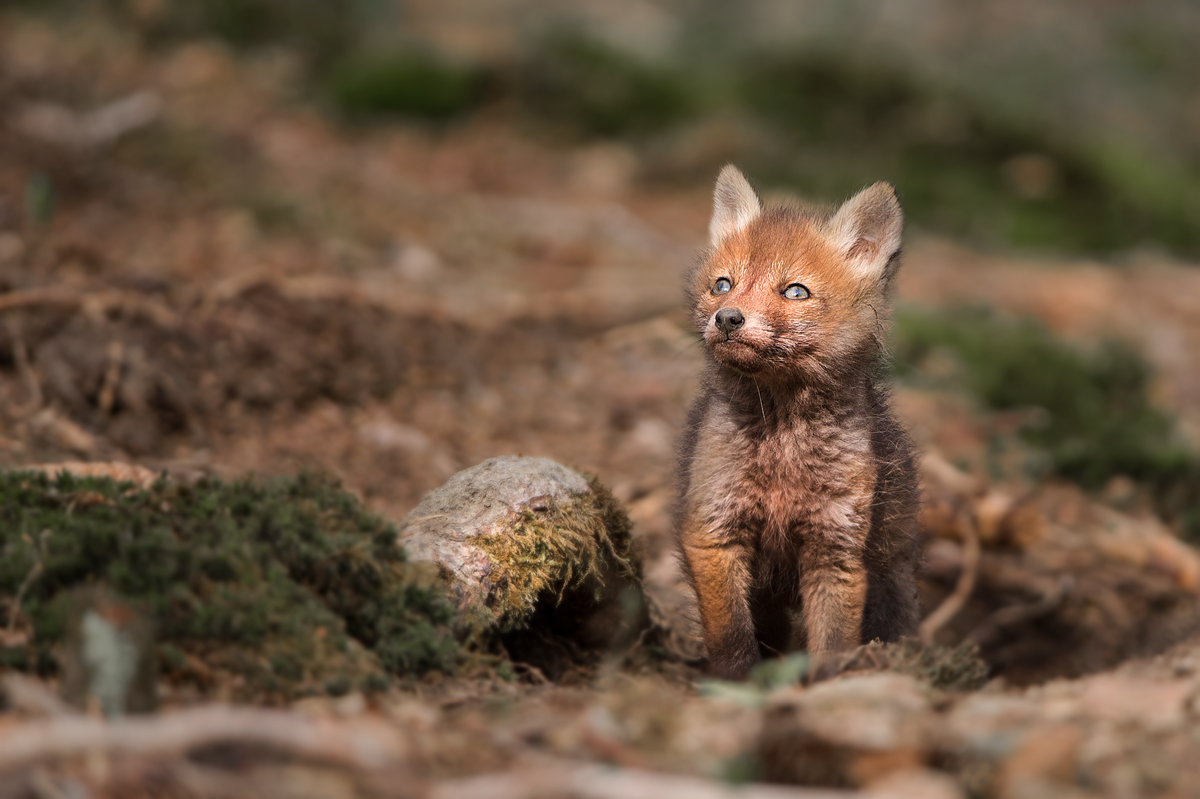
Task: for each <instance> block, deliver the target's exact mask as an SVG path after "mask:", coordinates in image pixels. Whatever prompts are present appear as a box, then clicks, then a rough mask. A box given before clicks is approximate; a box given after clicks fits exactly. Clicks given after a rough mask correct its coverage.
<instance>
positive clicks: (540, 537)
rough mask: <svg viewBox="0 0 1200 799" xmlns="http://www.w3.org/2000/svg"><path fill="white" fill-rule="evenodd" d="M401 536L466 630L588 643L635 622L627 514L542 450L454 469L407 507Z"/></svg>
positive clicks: (637, 611) (638, 600) (633, 627)
mask: <svg viewBox="0 0 1200 799" xmlns="http://www.w3.org/2000/svg"><path fill="white" fill-rule="evenodd" d="M400 540H401V542H402V544H403V545H404V547H405V548H406V549H407V551H408V552H409V553H410V555H411V557H412V558H413V559H414V560H426V561H430V562H433V563H436V564H437V565H438V567H439V569H440V571H441V573H442V575H443V576H444V577H445V579H446V581H447V583H448V584H449V586H450V590H451V593H452V594H453V596H454V598H455V601H456V604H457V606H458V611H459V614H460V616H461V618H462V619H463V621H464V623H466V624H467V625H469V626H471V627H472V628H474V629H477V630H481V631H484V632H491V633H498V634H501V635H508V636H511V635H513V634H520V633H522V632H534V633H541V634H544V635H546V636H549V637H554V638H557V639H560V640H561V641H569V642H570V643H571V645H572V646H573V647H576V648H579V649H583V650H590V651H597V650H605V649H611V648H613V647H617V646H620V645H621V643H622V642H623V641H627V640H630V636H631V635H632V634H633V633H635V632H636V631H637V630H638V629H640V628H641V627H642V626H643V625H644V624H645V623H646V616H645V610H644V608H645V603H644V601H643V595H642V588H641V558H640V555H639V553H638V550H637V547H636V546H635V542H634V539H633V536H632V535H631V533H630V523H629V518H628V516H627V515H626V514H625V511H624V510H623V509H622V508H621V507H620V505H619V504H618V503H617V501H616V500H615V499H613V497H612V494H610V493H609V492H608V490H607V489H606V488H604V486H602V485H601V484H600V483H599V481H597V480H596V479H595V478H588V477H585V476H584V475H582V474H580V473H578V472H576V471H573V470H571V469H568V468H567V467H565V466H563V465H561V464H559V463H556V462H554V461H552V460H549V459H547V458H521V457H511V456H510V457H502V458H493V459H491V460H488V461H484V462H483V463H481V464H479V465H478V466H474V467H472V468H470V469H467V470H465V471H461V472H459V473H458V474H456V475H454V476H453V477H451V478H450V479H449V480H448V481H447V482H446V483H445V485H443V486H441V487H440V488H437V489H435V490H433V491H431V492H429V493H428V494H426V495H425V497H424V498H423V499H422V500H421V503H420V504H419V505H418V506H417V507H416V508H414V509H413V511H412V512H411V513H409V514H408V516H407V517H406V518H405V519H404V521H403V522H402V524H401V535H400ZM518 637H519V636H518ZM509 640H510V641H511V640H512V639H511V638H510V639H509ZM506 646H507V644H506ZM508 648H509V651H510V653H511V654H513V656H514V657H518V654H517V653H516V652H513V651H512V647H511V646H508ZM522 654H524V653H522Z"/></svg>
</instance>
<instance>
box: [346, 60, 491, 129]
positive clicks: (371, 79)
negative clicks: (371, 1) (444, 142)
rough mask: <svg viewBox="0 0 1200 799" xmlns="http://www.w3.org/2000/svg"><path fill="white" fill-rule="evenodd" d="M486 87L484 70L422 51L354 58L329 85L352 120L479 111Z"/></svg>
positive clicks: (445, 117)
mask: <svg viewBox="0 0 1200 799" xmlns="http://www.w3.org/2000/svg"><path fill="white" fill-rule="evenodd" d="M486 88H487V76H486V75H485V73H484V72H483V71H482V70H479V69H477V68H474V67H471V66H467V65H464V64H455V63H452V62H450V61H448V60H446V59H444V58H440V57H438V56H436V55H434V54H431V53H429V52H427V51H424V50H417V49H403V50H394V51H391V52H387V53H384V54H368V55H362V56H356V57H352V58H349V59H347V60H344V61H341V62H339V63H338V64H337V65H336V66H334V67H333V68H332V70H331V72H330V73H329V76H328V78H327V79H326V82H325V93H326V94H327V95H328V96H329V97H330V98H331V99H332V101H333V102H334V104H335V105H336V107H337V109H338V110H339V111H340V112H341V113H342V114H345V115H346V116H348V117H350V118H353V119H363V118H378V117H382V116H389V115H394V116H403V117H409V118H416V119H428V120H435V121H441V120H448V119H452V118H454V117H457V116H460V115H462V114H464V113H466V112H467V111H470V110H472V109H474V108H476V107H477V106H478V105H479V104H480V102H481V101H482V99H483V97H484V95H485V90H486Z"/></svg>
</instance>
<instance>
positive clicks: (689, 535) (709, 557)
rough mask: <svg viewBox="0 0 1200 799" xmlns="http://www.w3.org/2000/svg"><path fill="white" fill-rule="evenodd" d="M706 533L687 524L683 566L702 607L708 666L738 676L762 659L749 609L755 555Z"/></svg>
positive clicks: (725, 675) (718, 672)
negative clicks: (751, 560) (752, 559)
mask: <svg viewBox="0 0 1200 799" xmlns="http://www.w3.org/2000/svg"><path fill="white" fill-rule="evenodd" d="M706 532H707V531H703V530H700V529H697V527H696V526H694V525H691V524H689V525H686V526H685V527H684V530H683V535H682V542H681V543H682V551H683V558H684V565H685V568H686V571H687V574H688V578H689V579H690V580H691V583H692V586H693V587H694V588H695V590H696V598H697V600H698V601H699V605H700V622H701V624H702V625H703V627H704V642H705V644H706V645H707V647H708V661H709V667H710V669H711V671H712V673H713V675H714V676H717V677H722V678H725V679H739V678H742V677H745V676H746V674H747V672H749V671H750V669H751V668H752V667H753V666H754V664H756V663H758V660H759V651H758V638H757V636H756V635H755V632H754V618H753V616H752V615H751V613H750V591H751V587H752V584H753V583H752V579H753V578H752V577H751V574H750V557H751V553H750V550H749V548H748V547H746V546H745V545H744V544H741V543H737V542H730V541H723V540H721V539H720V538H719V537H717V536H715V535H713V534H711V533H708V534H706Z"/></svg>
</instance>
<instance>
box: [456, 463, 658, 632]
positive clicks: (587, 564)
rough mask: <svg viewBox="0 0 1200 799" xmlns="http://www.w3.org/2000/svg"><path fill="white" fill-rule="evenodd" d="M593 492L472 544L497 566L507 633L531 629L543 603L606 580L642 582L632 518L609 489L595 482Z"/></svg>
mask: <svg viewBox="0 0 1200 799" xmlns="http://www.w3.org/2000/svg"><path fill="white" fill-rule="evenodd" d="M589 484H590V491H588V492H587V493H582V494H579V495H576V496H574V497H572V498H571V499H570V500H568V501H567V502H565V503H557V502H553V501H551V502H548V503H547V505H546V507H545V508H544V509H538V510H532V509H526V510H525V511H524V512H523V513H522V514H521V518H520V519H519V520H518V521H517V522H516V524H515V525H513V528H512V531H511V533H510V534H507V535H479V536H475V537H473V538H471V539H469V543H471V544H472V545H474V546H476V547H478V548H479V549H480V550H482V551H483V552H485V553H486V554H487V555H488V557H489V559H490V560H491V571H490V579H491V582H492V584H493V589H492V591H493V593H492V596H491V597H490V598H489V599H490V603H491V605H492V607H493V608H494V609H495V610H494V612H495V618H494V619H489V620H487V621H488V622H489V623H491V624H498V626H499V627H500V629H501V630H502V631H511V630H517V629H521V628H523V627H525V626H526V625H527V623H528V622H529V620H530V618H531V617H532V616H533V614H534V611H535V609H536V607H537V605H538V603H539V600H541V601H544V600H545V598H546V596H547V595H550V596H552V597H553V598H555V599H556V600H558V601H561V600H562V597H563V595H564V593H566V592H568V591H570V590H572V589H575V588H579V587H581V586H585V585H586V584H588V583H589V581H594V582H593V584H595V585H597V590H598V587H599V585H602V582H603V579H604V576H605V574H608V573H614V572H615V573H616V574H618V575H620V576H621V577H623V578H627V579H629V580H633V581H636V580H637V579H638V566H637V564H638V563H639V558H638V554H637V553H636V551H635V548H634V547H635V543H634V539H633V536H632V533H631V528H632V526H631V524H630V521H629V517H628V515H627V514H626V513H625V510H624V509H623V508H622V507H621V505H620V503H619V502H617V500H616V499H615V498H614V497H613V496H612V494H611V493H610V492H609V490H608V489H607V488H605V487H604V485H603V484H601V483H600V481H599V480H598V479H596V478H595V477H590V478H589Z"/></svg>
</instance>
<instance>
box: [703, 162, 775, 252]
mask: <svg viewBox="0 0 1200 799" xmlns="http://www.w3.org/2000/svg"><path fill="white" fill-rule="evenodd" d="M761 213H762V203H760V202H759V201H758V195H757V194H755V193H754V189H752V188H750V182H749V181H747V180H746V176H745V175H743V174H742V173H741V172H740V171H739V170H738V168H737V167H736V166H734V165H733V164H728V165H727V166H726V167H725V168H724V169H722V170H721V174H720V175H718V176H717V189H716V191H715V192H713V215H712V221H711V222H709V223H708V241H709V243H710V244H711V245H712V246H714V247H716V246H717V245H718V244H720V243H721V240H722V239H724V238H726V237H727V236H730V235H732V234H734V233H737V232H738V231H739V230H742V229H744V228H745V227H746V225H749V224H750V223H751V222H753V221H754V220H755V219H757V218H758V215H759V214H761Z"/></svg>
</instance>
